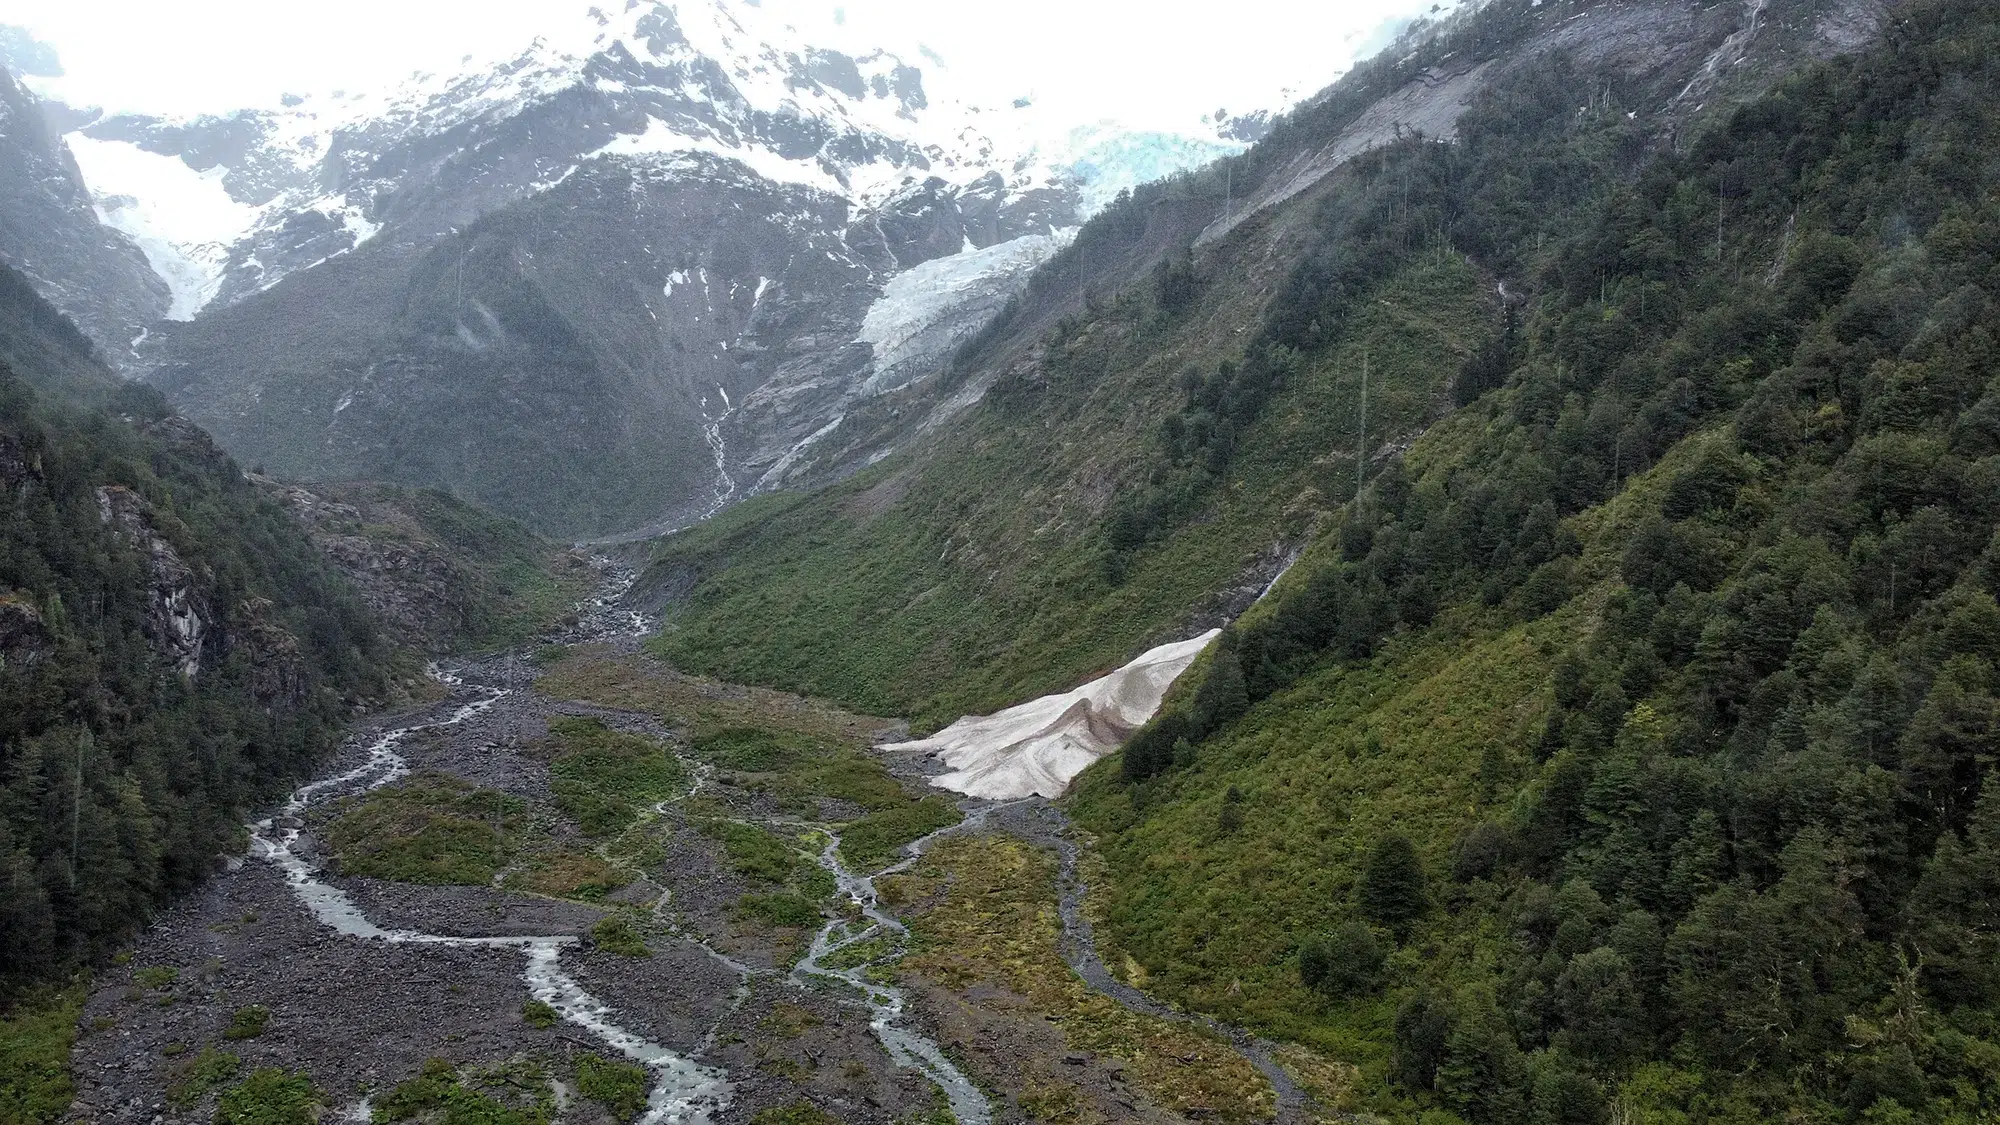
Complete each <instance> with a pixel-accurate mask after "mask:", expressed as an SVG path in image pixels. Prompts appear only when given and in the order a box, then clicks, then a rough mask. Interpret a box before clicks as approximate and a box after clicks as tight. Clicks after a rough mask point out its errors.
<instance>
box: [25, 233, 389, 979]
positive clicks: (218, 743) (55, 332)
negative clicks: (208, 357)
mask: <svg viewBox="0 0 2000 1125" xmlns="http://www.w3.org/2000/svg"><path fill="white" fill-rule="evenodd" d="M387 657H388V653H387V651H386V650H385V648H384V647H383V645H382V644H381V642H379V641H378V640H377V638H376V635H375V632H374V628H373V626H372V625H371V624H370V622H369V620H368V617H367V614H366V611H365V610H364V608H363V606H362V604H361V602H360V600H359V598H357V597H356V596H355V595H354V593H353V592H352V590H351V588H349V587H348V586H347V585H346V583H345V582H344V581H342V580H341V579H340V578H339V577H338V576H337V575H336V574H335V573H334V571H333V569H332V567H331V566H330V565H329V564H328V563H327V562H326V561H325V560H324V559H323V558H322V557H321V556H320V554H319V553H318V552H317V551H316V550H315V549H314V548H313V546H312V544H311V543H310V542H309V541H308V540H307V538H306V536H305V534H304V533H303V531H302V530H301V529H300V528H299V527H298V526H297V524H295V523H294V522H293V521H292V519H291V518H290V517H289V516H288V515H286V513H285V512H284V510H283V508H282V507H280V506H279V505H278V504H277V503H276V502H274V501H273V500H271V499H269V498H268V497H266V496H264V495H263V494H262V493H261V492H260V491H259V490H258V489H256V488H255V487H253V486H252V485H251V484H250V482H249V481H248V480H246V479H245V478H244V476H243V475H242V474H241V473H239V472H238V471H237V468H236V466H235V465H234V464H233V463H232V462H231V461H230V460H229V459H228V457H226V456H225V455H224V454H222V453H221V452H220V451H219V450H218V449H216V447H215V446H214V445H213V443H211V442H210V441H209V440H208V438H207V436H206V435H204V434H203V433H202V432H201V431H200V430H198V429H196V428H195V427H193V426H192V425H190V424H188V423H187V422H185V421H184V420H182V419H180V418H179V417H178V416H176V415H175V414H174V413H173V412H172V411H171V410H170V409H168V408H167V406H166V405H165V403H164V402H163V400H162V399H161V398H160V397H159V395H158V394H157V393H156V392H154V391H152V390H149V389H146V388H143V387H140V386H137V385H134V384H129V383H124V382H122V381H120V380H117V379H115V378H114V377H112V376H111V375H110V374H109V373H108V372H107V371H105V369H104V368H103V367H102V366H101V365H99V364H98V362H97V361H96V360H95V359H94V358H93V356H92V353H91V349H90V345H89V344H88V343H87V342H86V341H85V340H84V338H83V337H82V336H81V335H80V334H78V332H77V331H76V329H75V328H74V327H72V326H71V325H70V324H69V322H68V321H66V320H64V319H63V318H62V317H61V315H60V314H58V313H57V312H56V311H55V310H54V309H52V308H51V307H49V306H48V305H47V304H46V303H44V302H43V301H41V299H40V298H38V297H36V296H35V295H34V293H33V291H32V290H31V289H30V288H29V287H28V284H27V283H26V281H25V280H23V279H22V278H21V277H20V275H18V274H16V273H14V272H13V271H11V270H0V986H9V987H11V986H13V985H18V984H22V983H24V982H27V981H31V980H34V979H37V978H44V977H47V976H48V975H50V974H52V973H54V972H56V971H58V970H61V969H64V968H66V967H68V966H71V965H74V964H76V963H78V962H79V961H81V960H84V959H86V958H89V957H90V956H92V955H94V954H98V953H101V952H103V951H105V950H107V949H108V947H110V946H111V945H112V944H114V943H116V942H118V941H119V940H121V939H123V938H124V937H126V936H128V935H130V934H132V933H133V932H135V930H136V929H137V928H138V927H139V926H141V925H143V924H144V923H145V922H146V920H147V919H148V918H149V917H150V916H151V914H152V913H153V911H154V909H155V908H156V907H157V906H159V905H160V904H161V903H163V902H164V901H165V900H166V899H168V898H169V897H170V896H172V895H175V894H177V893H179V892H182V891H185V890H187V889H188V888H189V887H191V886H193V885H194V884H195V883H196V882H198V881H199V880H200V879H202V878H203V877H204V876H205V875H206V874H207V873H208V872H209V871H210V870H212V869H213V867H214V866H215V864H216V863H217V862H218V859H217V857H218V856H220V855H222V854H224V853H231V852H236V851H238V850H240V848H241V846H242V829H241V824H242V818H243V815H244V813H245V812H246V811H247V810H248V809H249V808H250V807H251V806H252V805H254V804H255V803H256V802H258V801H260V800H263V799H265V798H267V797H268V796H270V795H271V793H272V792H273V791H274V790H275V789H277V788H278V787H279V786H280V783H281V782H283V781H284V780H285V779H287V778H292V777H296V776H298V775H299V774H300V773H302V772H303V771H304V770H305V769H306V768H307V767H308V766H310V765H311V764H312V763H313V762H314V761H315V760H316V758H317V756H318V755H319V754H320V753H321V752H322V751H323V750H324V749H325V748H326V747H327V746H328V744H329V743H330V741H331V739H332V738H333V737H334V736H335V734H336V733H337V732H338V730H339V727H340V724H341V723H343V722H344V720H345V719H346V718H348V717H349V716H351V715H352V714H353V713H354V710H355V708H356V707H357V706H358V705H360V704H361V703H363V702H364V701H365V700H369V699H377V698H380V697H382V696H383V695H384V694H385V693H387V692H388V691H389V690H390V689H391V688H392V686H393V684H392V678H391V676H390V674H389V672H388V671H387V670H386V660H387Z"/></svg>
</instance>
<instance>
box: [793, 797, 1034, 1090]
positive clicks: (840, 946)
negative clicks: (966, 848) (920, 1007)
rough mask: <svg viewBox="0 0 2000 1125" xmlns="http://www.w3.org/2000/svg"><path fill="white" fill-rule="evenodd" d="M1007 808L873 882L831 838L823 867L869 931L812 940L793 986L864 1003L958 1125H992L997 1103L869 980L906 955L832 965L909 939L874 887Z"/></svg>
mask: <svg viewBox="0 0 2000 1125" xmlns="http://www.w3.org/2000/svg"><path fill="white" fill-rule="evenodd" d="M1007 807H1009V806H1007V805H990V806H987V807H985V808H981V809H977V810H974V811H972V812H970V813H968V814H967V815H966V817H965V819H963V820H961V821H959V822H958V823H957V824H952V825H947V826H946V827H943V828H940V829H938V830H937V831H936V832H933V833H931V834H930V835H928V836H925V837H923V838H921V839H919V840H917V841H916V842H914V843H912V844H910V845H908V847H907V854H906V855H905V856H904V857H903V859H902V860H901V861H899V862H897V863H895V864H893V865H891V866H889V867H885V868H883V869H882V870H880V871H877V872H875V873H874V874H872V875H860V874H856V873H855V872H853V871H851V870H849V869H848V867H847V864H846V863H845V862H843V861H842V860H841V858H840V834H839V833H837V832H832V831H828V832H827V836H828V839H827V844H826V847H824V848H822V849H821V850H820V853H819V865H820V866H821V867H823V868H825V869H826V870H827V871H828V872H829V873H831V874H832V875H833V878H834V882H835V883H836V884H837V885H838V886H839V888H840V893H841V894H842V895H845V896H846V897H847V900H848V901H849V902H851V903H852V904H854V906H856V907H857V908H859V910H860V912H861V919H862V920H865V924H863V922H862V921H857V920H854V919H848V918H841V919H836V920H834V921H832V922H828V923H827V924H826V925H825V926H822V927H821V928H820V931H819V933H818V934H816V935H814V936H813V943H812V948H811V949H810V950H808V951H807V952H806V955H805V958H804V959H803V960H801V961H800V962H799V963H798V965H797V966H796V967H794V968H793V969H792V977H793V979H795V980H797V981H799V982H800V983H808V982H810V981H811V980H812V979H813V978H818V979H820V980H824V981H832V982H834V983H835V984H837V985H842V986H845V987H846V988H849V989H852V990H853V991H854V992H855V993H856V994H857V995H858V996H860V997H862V998H863V999H864V1000H865V1001H866V1003H867V1005H868V1007H869V1009H870V1012H871V1016H870V1019H869V1023H868V1026H869V1028H870V1029H871V1030H872V1031H874V1033H875V1037H876V1038H877V1039H879V1040H881V1041H882V1046H883V1047H884V1048H885V1049H887V1050H888V1052H889V1057H890V1058H891V1059H894V1060H895V1062H896V1065H897V1066H904V1067H914V1068H915V1069H917V1070H919V1071H921V1072H922V1073H923V1074H924V1076H925V1077H927V1078H929V1079H930V1080H931V1081H932V1082H934V1083H936V1084H937V1087H938V1089H940V1090H942V1091H944V1096H945V1098H946V1100H947V1101H949V1102H950V1103H951V1113H952V1116H953V1117H955V1118H957V1119H958V1121H959V1125H990V1123H991V1122H992V1120H993V1104H992V1102H990V1101H988V1100H987V1097H986V1095H985V1093H984V1092H982V1091H981V1090H980V1089H979V1086H978V1085H977V1084H976V1083H974V1082H973V1081H972V1080H971V1079H970V1078H967V1077H966V1076H965V1072H964V1071H962V1070H960V1069H959V1068H958V1066H957V1065H956V1064H955V1063H953V1062H952V1061H951V1060H950V1059H948V1058H946V1057H945V1054H944V1051H943V1050H942V1049H941V1048H940V1047H939V1046H938V1045H937V1044H936V1043H935V1042H933V1041H932V1040H930V1039H927V1038H925V1037H923V1036H922V1035H919V1034H917V1033H916V1032H914V1031H911V1030H910V1029H909V1028H907V1027H904V1026H903V1025H902V1024H901V1022H900V1021H901V1019H902V1015H903V1007H904V1002H903V990H902V989H900V988H897V987H895V986H893V985H889V984H884V983H882V982H881V981H878V980H874V979H871V978H870V976H869V975H868V970H869V969H870V968H871V967H872V966H874V965H877V964H880V963H883V962H886V961H893V960H895V959H896V958H897V957H899V956H901V950H900V949H895V950H893V951H891V952H889V953H888V954H886V955H883V956H877V957H872V958H869V959H867V960H865V961H862V962H861V963H859V964H856V965H852V966H846V967H843V966H839V965H832V964H829V963H828V962H829V961H832V960H834V959H836V958H838V957H839V956H840V955H841V954H842V953H844V952H846V951H848V950H850V949H853V948H855V947H857V946H860V945H862V944H864V943H866V942H869V941H873V940H875V939H877V938H883V937H887V938H892V939H902V940H907V939H908V937H909V933H910V931H909V928H908V927H906V926H904V925H903V923H901V922H899V921H897V920H896V919H895V918H894V917H892V916H891V915H889V914H888V913H887V912H886V911H884V910H883V909H882V907H881V903H880V901H879V900H878V899H877V897H876V892H875V880H877V879H879V878H882V877H883V876H885V875H899V874H901V873H903V872H905V871H908V870H909V869H910V868H911V867H912V866H914V865H915V864H916V862H917V860H918V859H920V858H922V857H923V854H924V852H926V851H927V850H929V848H930V846H931V844H932V843H934V842H936V841H937V840H939V839H941V838H943V837H945V836H950V835H953V834H956V833H961V832H969V831H975V830H977V829H980V828H983V827H984V826H985V824H986V821H987V818H988V817H989V816H990V815H991V814H992V813H993V812H995V811H997V810H999V809H1003V808H1007Z"/></svg>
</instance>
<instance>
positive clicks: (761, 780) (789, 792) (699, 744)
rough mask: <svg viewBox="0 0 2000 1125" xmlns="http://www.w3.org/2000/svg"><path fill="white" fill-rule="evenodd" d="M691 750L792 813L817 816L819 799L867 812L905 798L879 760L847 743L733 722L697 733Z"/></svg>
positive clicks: (906, 797) (896, 804)
mask: <svg viewBox="0 0 2000 1125" xmlns="http://www.w3.org/2000/svg"><path fill="white" fill-rule="evenodd" d="M692 749H693V751H694V753H695V754H696V755H697V756H699V757H701V758H702V759H704V760H706V761H708V762H711V763H713V764H714V765H715V767H716V768H717V770H718V771H721V772H722V773H724V774H725V775H726V776H728V777H729V778H730V779H731V782H732V783H733V784H735V785H737V786H740V787H742V788H745V789H749V790H752V791H753V792H758V793H762V794H766V795H768V796H770V797H771V798H772V799H773V800H775V801H776V802H777V803H778V806H779V807H780V808H782V809H783V810H785V811H786V812H789V813H794V814H797V815H802V816H815V815H817V814H818V812H819V804H820V799H821V798H823V797H830V798H833V799H834V800H839V801H846V802H848V803H850V804H854V805H859V806H861V807H862V808H864V809H871V810H875V809H890V808H896V807H897V806H900V805H903V804H907V803H908V802H909V800H910V797H909V796H908V794H906V793H905V792H904V790H903V787H902V785H901V783H899V782H898V781H897V780H896V779H895V778H894V777H893V776H891V775H890V773H889V772H888V770H886V769H884V768H883V767H882V764H881V763H880V762H879V761H877V760H875V758H874V757H873V756H872V755H871V754H869V753H868V752H867V751H866V750H865V749H863V748H862V747H860V746H858V745H855V744H853V743H850V742H842V741H838V740H834V739H828V738H824V737H820V736H815V735H812V734H806V733H801V732H796V731H788V730H783V729H773V728H770V727H756V726H735V727H725V728H723V729H720V730H716V731H712V732H707V733H703V734H701V735H698V736H697V737H696V738H695V740H694V743H693V747H692Z"/></svg>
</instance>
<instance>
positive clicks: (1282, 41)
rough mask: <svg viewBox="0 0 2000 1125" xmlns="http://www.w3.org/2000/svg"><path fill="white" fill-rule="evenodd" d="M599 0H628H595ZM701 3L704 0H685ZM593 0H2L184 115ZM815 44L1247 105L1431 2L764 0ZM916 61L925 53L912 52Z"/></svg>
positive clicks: (993, 92)
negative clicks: (931, 56) (927, 54)
mask: <svg viewBox="0 0 2000 1125" xmlns="http://www.w3.org/2000/svg"><path fill="white" fill-rule="evenodd" d="M596 2H597V3H600V4H613V3H619V2H620V0H596ZM683 2H684V3H685V2H697V0H683ZM731 2H738V3H740V2H744V0H731ZM589 3H590V0H335V2H333V3H303V2H299V0H0V23H10V24H18V25H22V26H25V27H27V28H29V29H30V30H32V31H33V32H34V33H35V34H36V35H37V36H38V37H40V38H42V39H44V40H46V41H48V42H50V43H52V44H53V45H54V46H55V48H56V49H57V51H58V52H59V53H60V55H61V58H62V62H63V65H64V67H65V68H66V70H67V71H68V75H67V77H66V78H65V79H64V81H63V82H62V85H61V91H62V94H63V96H65V97H66V98H68V99H70V100H73V101H81V102H87V103H90V104H97V105H103V106H106V107H107V108H110V109H113V110H120V109H123V110H133V111H139V112H151V113H167V114H184V113H199V112H215V111H223V110H228V109H232V108H238V107H242V106H251V105H269V104H271V103H273V102H275V100H276V99H277V97H278V96H279V95H280V94H282V93H286V92H300V93H311V92H325V91H329V90H334V89H340V88H347V89H364V88H381V87H385V86H389V85H393V84H394V83H396V82H397V81H399V80H401V79H402V78H404V77H407V76H408V75H409V73H410V72H411V71H413V70H443V69H446V68H449V67H453V66H455V65H457V63H458V60H459V59H461V58H462V57H463V56H465V55H467V54H472V55H475V56H479V57H502V56H507V55H511V54H512V53H514V52H516V51H518V50H519V49H520V48H521V47H523V46H525V45H526V44H527V43H528V42H529V41H530V40H532V39H533V38H534V37H535V36H536V35H537V34H538V33H541V32H544V31H548V30H550V29H551V28H553V27H556V26H560V25H563V24H568V23H571V22H572V21H575V20H577V19H579V18H580V17H581V13H582V12H583V11H584V9H586V8H587V7H588V6H589ZM764 6H765V8H766V9H767V11H771V12H774V13H783V14H784V15H785V17H786V18H787V19H788V20H790V21H791V22H793V23H794V24H796V25H797V26H798V27H799V29H800V31H801V32H802V33H803V34H804V36H805V38H806V39H807V41H809V42H811V43H813V44H814V45H819V46H828V47H833V48H837V49H846V50H850V51H852V50H857V49H863V48H865V47H867V46H877V45H879V46H882V47H886V48H888V49H890V50H893V51H896V52H897V53H899V54H914V53H915V51H916V48H917V46H918V45H919V44H921V45H924V46H927V47H929V48H930V49H931V50H932V51H934V52H935V53H936V54H937V55H938V56H940V57H942V58H943V59H944V60H945V62H946V64H947V71H948V73H945V74H938V73H936V71H937V68H936V66H935V64H933V63H929V62H924V63H922V64H921V65H923V66H924V68H925V70H926V71H929V72H932V76H931V80H932V81H933V82H934V83H935V84H936V85H938V86H939V87H941V88H951V89H955V90H957V91H959V92H960V94H961V96H965V97H968V98H969V99H971V100H976V101H981V102H989V103H990V102H998V101H1000V100H1002V99H1012V98H1014V97H1018V96H1023V95H1032V96H1034V97H1036V98H1037V100H1038V101H1040V102H1041V103H1042V104H1043V105H1044V106H1048V107H1052V108H1053V107H1056V106H1060V107H1062V110H1063V112H1064V113H1065V114H1068V115H1074V116H1075V118H1076V119H1077V120H1079V121H1083V120H1095V119H1098V118H1117V119H1120V120H1124V121H1127V122H1128V123H1131V124H1144V123H1147V120H1148V119H1158V118H1176V117H1177V118H1181V119H1186V118H1187V117H1189V116H1192V115H1198V114H1200V113H1204V112H1208V111H1212V110H1215V109H1218V108H1222V109H1227V110H1229V111H1230V112H1232V113H1242V112H1246V111H1248V110H1251V109H1256V108H1263V107H1267V106H1271V105H1273V104H1278V103H1282V102H1283V101H1285V100H1286V99H1287V97H1288V95H1289V96H1291V97H1296V96H1301V95H1304V94H1308V93H1311V92H1312V91H1314V90H1317V89H1319V88H1320V87H1322V86H1324V85H1325V84H1327V83H1328V82H1330V81H1332V80H1333V79H1334V78H1336V77H1338V76H1339V74H1340V73H1341V72H1342V71H1343V70H1345V69H1346V67H1347V66H1348V65H1349V63H1350V62H1351V61H1352V60H1353V58H1354V57H1355V56H1356V54H1357V52H1363V53H1365V52H1367V51H1370V50H1372V49H1374V48H1377V47H1379V46H1381V45H1382V43H1383V42H1384V40H1385V36H1386V33H1387V31H1388V30H1390V26H1391V25H1392V22H1393V21H1395V20H1397V19H1399V18H1406V17H1407V16H1409V15H1411V14H1414V13H1416V12H1419V11H1429V10H1430V7H1431V3H1430V0H1234V2H1232V3H1228V4H1202V5H1194V4H1179V3H1173V2H1171V0H1168V2H1165V3H1163V2H1161V0H999V2H991V0H989V2H986V3H967V2H965V0H842V2H840V3H838V4H835V3H826V2H824V0H764ZM913 61H914V60H913Z"/></svg>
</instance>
